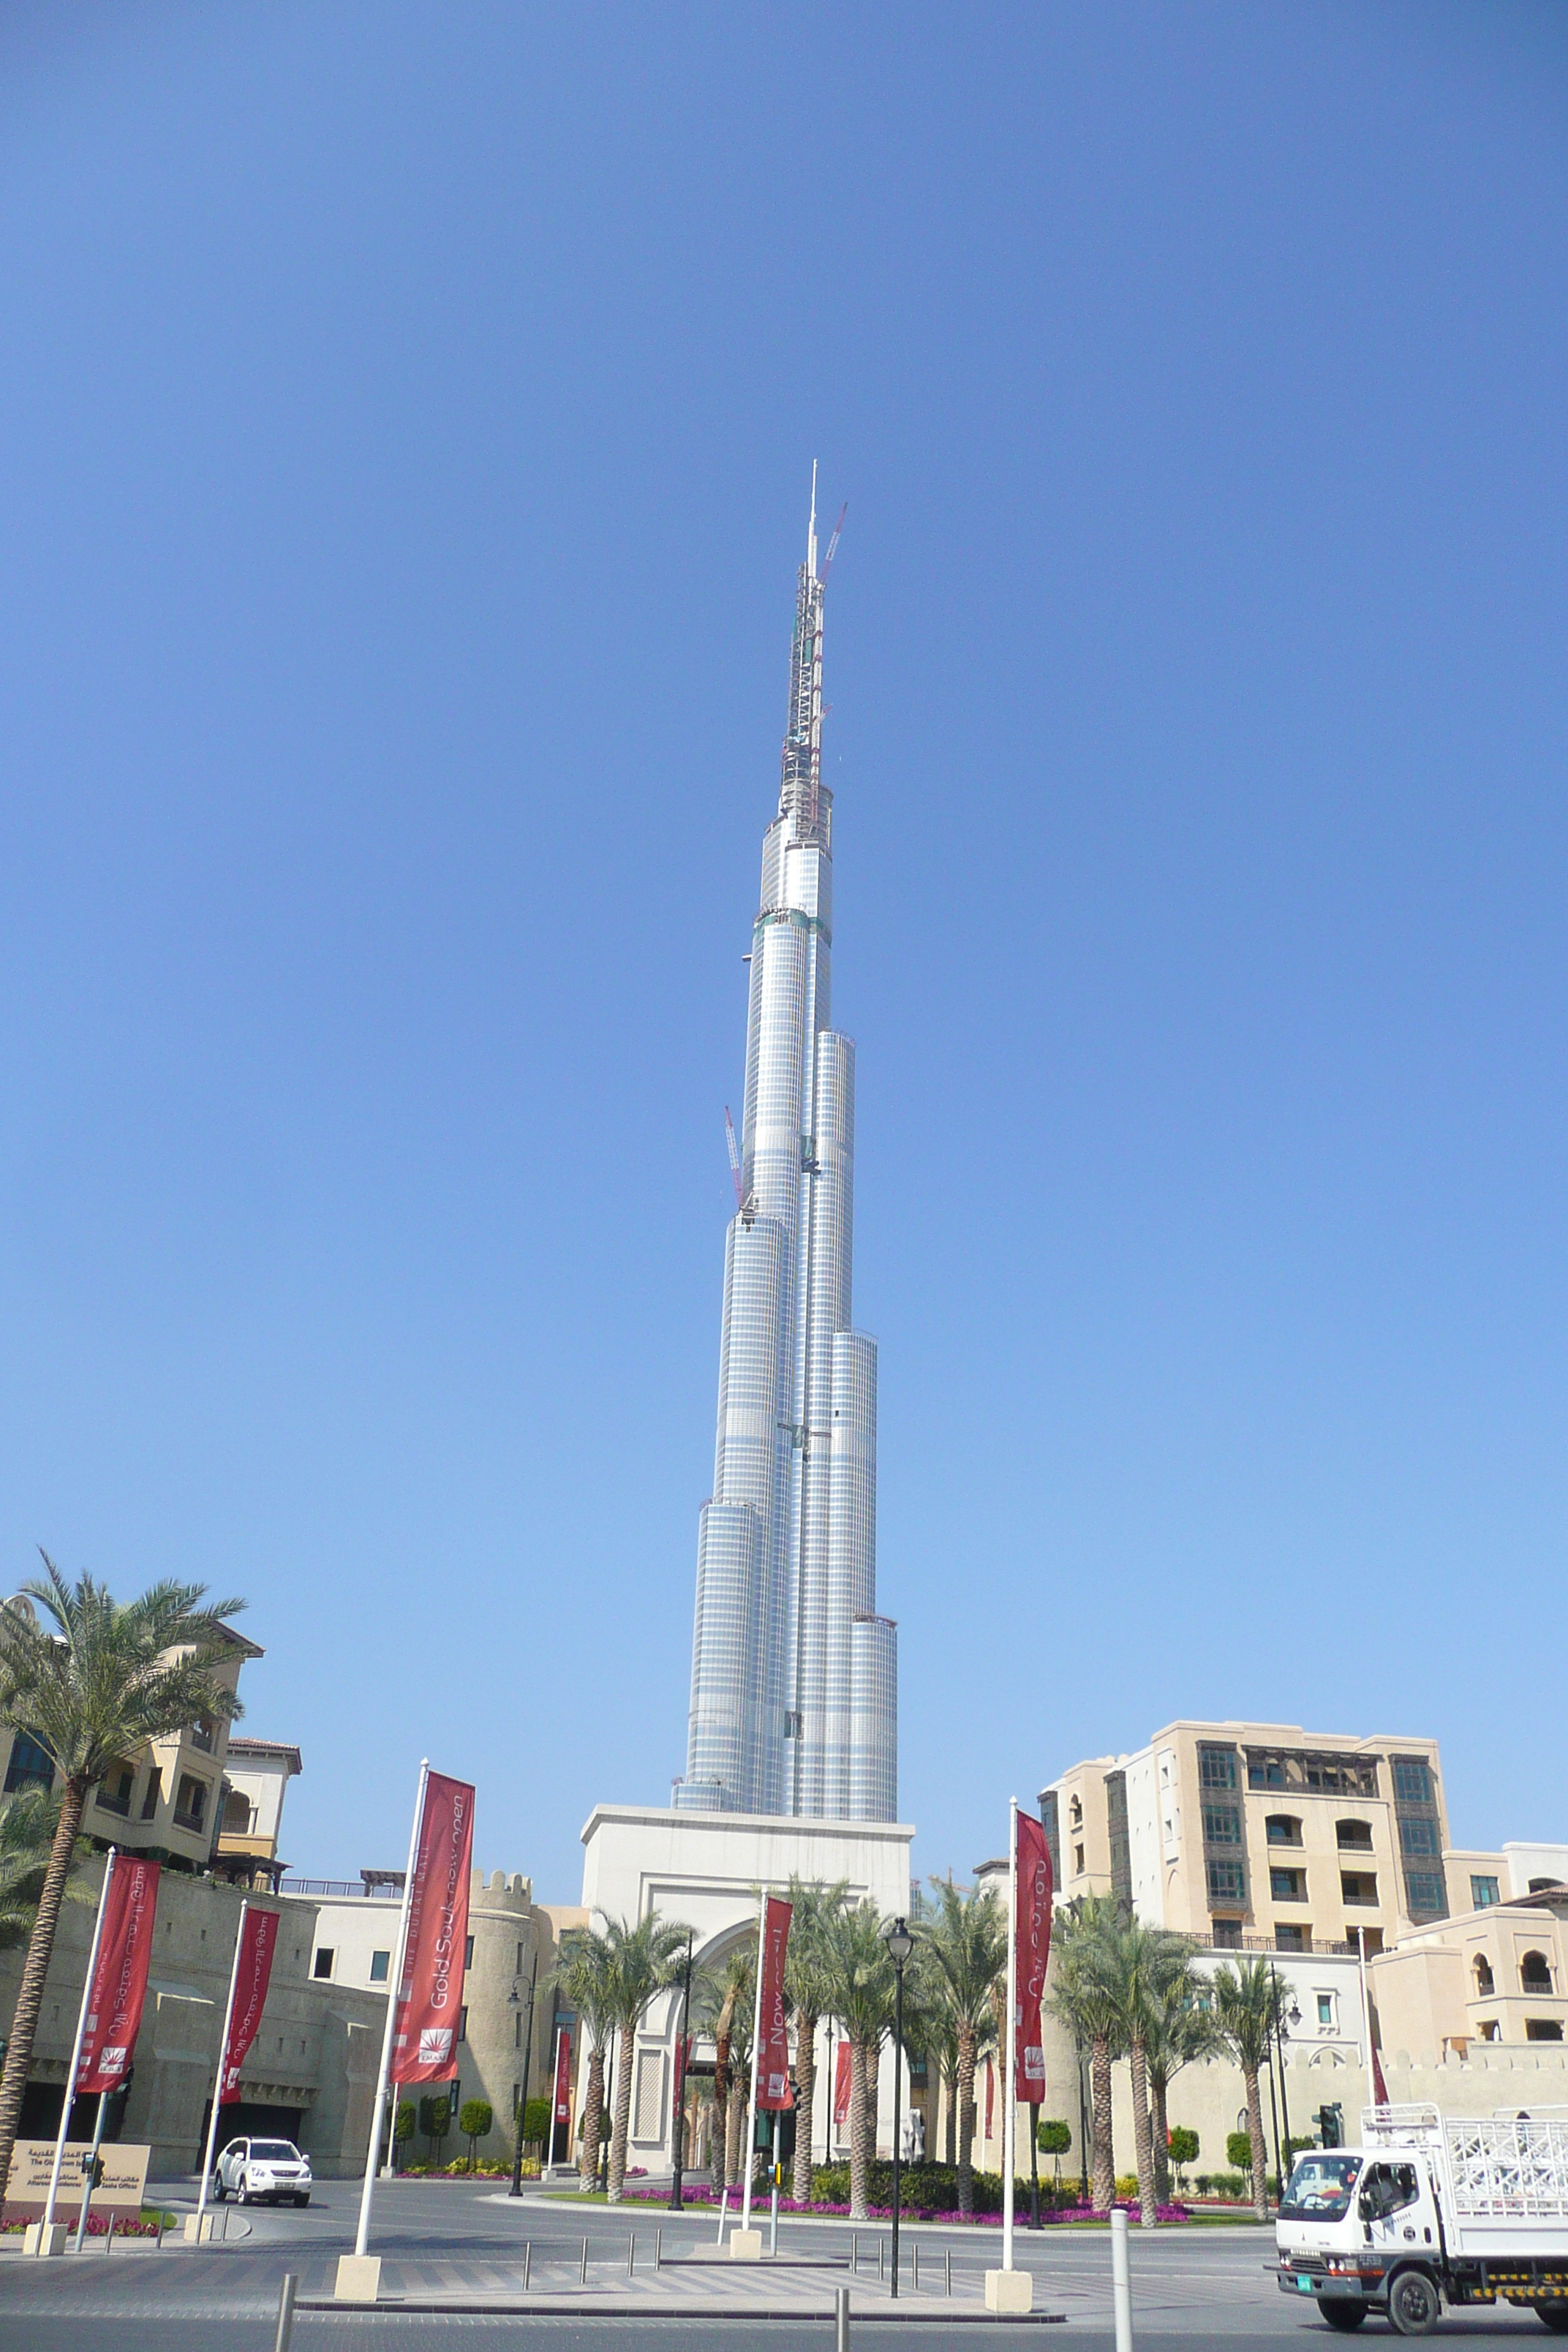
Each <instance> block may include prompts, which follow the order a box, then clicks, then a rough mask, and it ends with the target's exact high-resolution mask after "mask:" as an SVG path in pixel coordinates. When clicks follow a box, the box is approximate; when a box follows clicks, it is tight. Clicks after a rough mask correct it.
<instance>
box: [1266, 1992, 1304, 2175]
mask: <svg viewBox="0 0 1568 2352" xmlns="http://www.w3.org/2000/svg"><path fill="white" fill-rule="evenodd" d="M1268 1974H1269V1978H1270V1979H1271V1981H1272V1983H1273V1987H1274V2043H1275V2047H1276V2049H1277V2050H1278V2051H1279V2111H1280V2118H1281V2120H1282V2122H1283V2124H1284V2126H1285V2153H1284V2156H1283V2158H1282V2159H1281V2166H1282V2168H1281V2170H1280V2174H1279V2194H1280V2196H1281V2197H1283V2196H1284V2194H1285V2172H1286V2170H1287V2169H1288V2168H1289V2163H1290V2102H1289V2099H1288V2097H1287V2096H1286V2094H1285V2044H1286V2042H1287V2041H1288V2040H1289V2035H1288V2033H1287V2032H1286V2015H1287V2012H1286V2009H1285V1995H1284V1992H1283V1990H1282V1989H1281V1986H1280V1983H1279V1975H1278V1973H1277V1971H1276V1969H1275V1967H1274V1963H1273V1961H1272V1960H1270V1961H1269V1963H1268ZM1289 2021H1290V2024H1291V2025H1292V2026H1296V2025H1300V2022H1301V2011H1300V2005H1299V2003H1298V2002H1297V2001H1296V2000H1295V1999H1294V1997H1292V1999H1291V2002H1290V2008H1289Z"/></svg>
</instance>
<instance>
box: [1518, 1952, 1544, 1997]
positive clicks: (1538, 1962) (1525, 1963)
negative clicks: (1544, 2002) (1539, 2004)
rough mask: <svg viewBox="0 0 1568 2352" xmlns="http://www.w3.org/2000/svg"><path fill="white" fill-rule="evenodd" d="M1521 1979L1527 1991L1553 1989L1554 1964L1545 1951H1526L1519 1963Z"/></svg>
mask: <svg viewBox="0 0 1568 2352" xmlns="http://www.w3.org/2000/svg"><path fill="white" fill-rule="evenodd" d="M1519 1980H1520V1983H1521V1985H1522V1986H1523V1987H1524V1990H1525V1991H1526V1992H1548V1993H1549V1992H1550V1991H1551V1990H1552V1964H1551V1962H1550V1961H1549V1960H1548V1958H1547V1957H1546V1955H1545V1953H1544V1952H1526V1954H1525V1956H1524V1958H1523V1959H1522V1960H1521V1962H1520V1964H1519Z"/></svg>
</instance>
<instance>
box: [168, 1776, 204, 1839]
mask: <svg viewBox="0 0 1568 2352" xmlns="http://www.w3.org/2000/svg"><path fill="white" fill-rule="evenodd" d="M206 1810H207V1784H206V1782H205V1780H196V1779H195V1776H194V1775H193V1774H192V1773H189V1772H182V1773H181V1775H180V1785H179V1788H178V1789H177V1790H175V1792H174V1822H175V1826H176V1827H177V1828H179V1829H183V1830H199V1829H200V1827H201V1825H202V1822H203V1820H204V1819H205V1814H206Z"/></svg>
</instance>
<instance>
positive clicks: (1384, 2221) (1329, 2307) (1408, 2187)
mask: <svg viewBox="0 0 1568 2352" xmlns="http://www.w3.org/2000/svg"><path fill="white" fill-rule="evenodd" d="M1275 2242H1276V2243H1277V2245H1278V2247H1279V2284H1280V2287H1281V2289H1282V2290H1283V2292H1284V2293H1285V2294H1295V2295H1311V2296H1313V2297H1314V2298H1315V2300H1316V2302H1317V2305H1318V2308H1319V2310H1320V2311H1321V2314H1322V2315H1323V2318H1324V2319H1325V2320H1326V2322H1327V2323H1328V2325H1329V2326H1331V2327H1333V2328H1337V2329H1339V2330H1341V2331H1342V2332H1343V2333H1348V2332H1349V2331H1350V2330H1351V2329H1352V2328H1356V2327H1360V2326H1362V2324H1363V2321H1364V2320H1365V2318H1366V2315H1367V2313H1368V2312H1369V2311H1373V2310H1375V2311H1383V2312H1386V2313H1387V2315H1388V2317H1389V2319H1390V2321H1391V2322H1392V2324H1393V2326H1394V2329H1395V2331H1396V2332H1397V2333H1398V2334H1400V2335H1402V2336H1423V2335H1426V2334H1428V2333H1429V2332H1430V2330H1431V2328H1432V2327H1434V2326H1436V2321H1437V2315H1438V2313H1439V2310H1440V2309H1441V2299H1440V2283H1441V2279H1442V2274H1443V2263H1444V2256H1443V2230H1442V2222H1441V2219H1440V2214H1439V2209H1438V2202H1437V2196H1436V2184H1435V2181H1434V2179H1433V2174H1432V2168H1431V2166H1430V2165H1429V2163H1428V2161H1427V2158H1426V2152H1425V2151H1424V2150H1423V2149H1421V2148H1418V2147H1370V2148H1349V2147H1337V2148H1313V2149H1310V2150H1309V2152H1308V2153H1307V2154H1305V2155H1303V2156H1301V2157H1299V2158H1297V2161H1296V2168H1295V2169H1294V2171H1293V2172H1292V2173H1291V2175H1290V2179H1289V2183H1288V2185H1287V2188H1286V2190H1285V2195H1284V2197H1283V2198H1282V2199H1281V2200H1280V2205H1279V2221H1278V2222H1277V2224H1276V2228H1275Z"/></svg>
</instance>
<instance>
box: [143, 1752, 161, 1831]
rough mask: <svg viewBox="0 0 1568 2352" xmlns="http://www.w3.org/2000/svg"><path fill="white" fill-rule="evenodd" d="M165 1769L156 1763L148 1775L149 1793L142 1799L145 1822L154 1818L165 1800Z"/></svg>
mask: <svg viewBox="0 0 1568 2352" xmlns="http://www.w3.org/2000/svg"><path fill="white" fill-rule="evenodd" d="M162 1800H163V1771H162V1769H160V1767H159V1766H158V1765H156V1764H154V1765H153V1769H152V1770H151V1771H150V1772H149V1773H148V1775H147V1793H146V1795H145V1796H144V1797H143V1798H142V1820H143V1821H144V1822H150V1821H151V1820H152V1818H153V1814H154V1813H155V1812H156V1811H157V1810H158V1807H159V1804H160V1802H161V1801H162Z"/></svg>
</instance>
